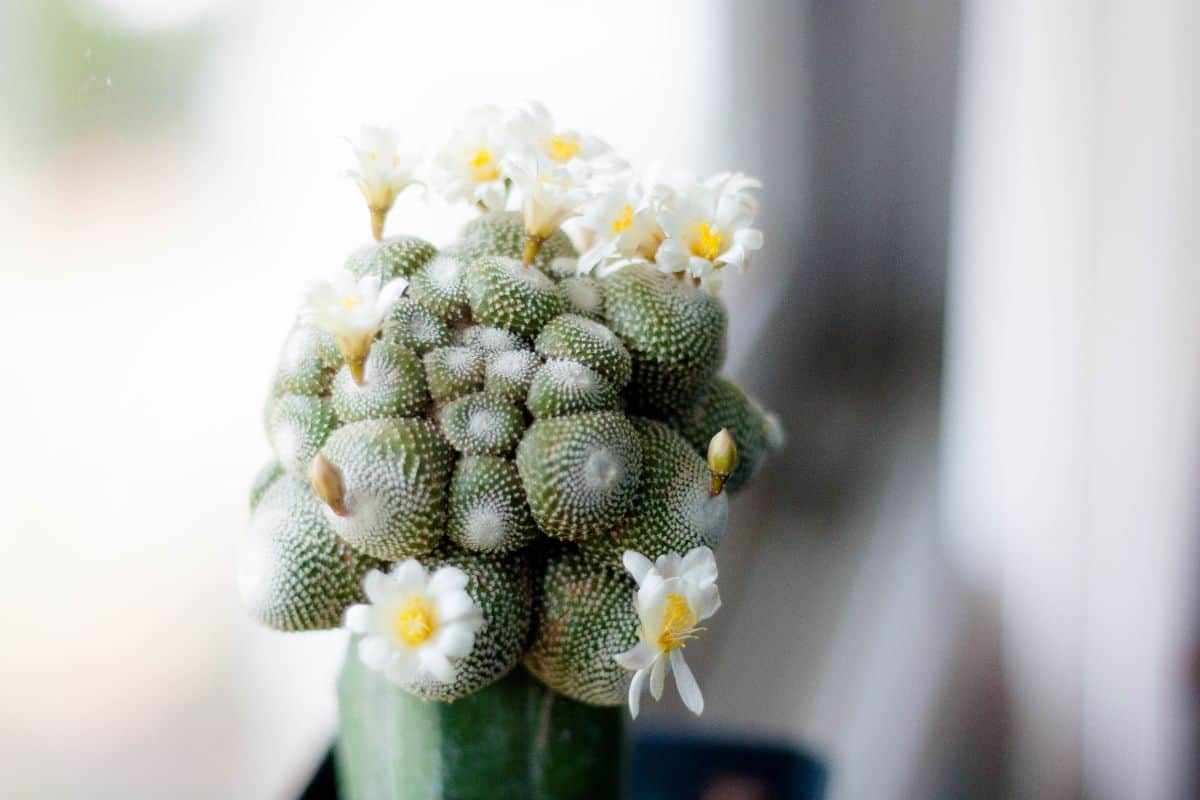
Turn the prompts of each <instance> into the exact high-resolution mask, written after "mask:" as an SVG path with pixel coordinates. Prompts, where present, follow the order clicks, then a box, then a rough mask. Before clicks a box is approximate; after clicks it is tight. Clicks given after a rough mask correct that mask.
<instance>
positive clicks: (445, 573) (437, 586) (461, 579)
mask: <svg viewBox="0 0 1200 800" xmlns="http://www.w3.org/2000/svg"><path fill="white" fill-rule="evenodd" d="M468 580H469V578H468V577H467V573H465V572H463V571H462V570H461V569H459V568H458V567H439V568H438V570H437V572H435V573H433V577H431V578H430V579H429V591H430V593H432V594H441V593H442V592H458V591H461V590H463V589H466V588H467V581H468Z"/></svg>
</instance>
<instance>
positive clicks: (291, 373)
mask: <svg viewBox="0 0 1200 800" xmlns="http://www.w3.org/2000/svg"><path fill="white" fill-rule="evenodd" d="M342 364H343V361H342V354H341V353H339V352H338V349H337V345H336V344H335V343H334V341H333V337H332V336H330V335H329V334H328V333H326V332H325V331H322V330H320V329H318V328H314V327H312V326H309V325H305V324H302V323H297V324H296V326H295V327H294V328H292V332H291V333H290V334H289V335H288V338H287V341H286V342H285V343H284V345H283V351H282V352H281V353H280V354H279V367H278V369H277V370H276V372H275V382H274V384H273V386H272V393H273V394H276V395H280V394H303V395H322V394H328V393H329V386H330V384H332V383H333V375H334V373H335V372H337V370H338V368H339V367H341V366H342Z"/></svg>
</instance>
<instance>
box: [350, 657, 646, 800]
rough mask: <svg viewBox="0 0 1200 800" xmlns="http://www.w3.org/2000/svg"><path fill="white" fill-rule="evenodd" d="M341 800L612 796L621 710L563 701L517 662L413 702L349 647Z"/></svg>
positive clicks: (623, 758)
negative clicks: (459, 690) (464, 690)
mask: <svg viewBox="0 0 1200 800" xmlns="http://www.w3.org/2000/svg"><path fill="white" fill-rule="evenodd" d="M338 715H339V721H338V722H339V725H338V740H337V747H336V751H335V759H336V762H335V763H336V766H337V776H338V788H339V790H340V795H341V797H343V798H345V800H418V799H419V800H450V798H454V799H455V800H497V799H498V798H521V800H575V799H578V800H616V798H620V797H623V796H624V794H625V793H624V783H625V772H626V765H627V763H628V744H627V737H626V735H625V719H624V717H625V712H624V710H623V709H620V708H599V707H596V706H590V705H585V704H583V703H577V702H575V701H573V700H569V699H567V698H566V697H563V696H562V695H560V694H558V693H556V692H554V691H552V690H550V689H547V688H546V687H545V686H543V685H542V684H540V683H539V682H537V681H536V680H534V679H533V678H532V677H531V676H530V675H529V673H528V672H526V671H525V670H524V669H522V668H520V667H518V668H517V669H515V670H513V671H512V672H510V673H509V674H508V675H507V676H506V677H504V678H502V679H501V680H500V681H498V682H497V683H494V684H492V685H491V686H489V687H487V688H486V689H483V690H481V691H478V692H476V693H475V694H472V695H470V696H468V697H464V698H461V699H459V700H456V701H454V702H453V703H438V702H429V701H425V700H421V699H420V698H417V697H414V696H413V695H411V694H408V693H407V692H405V691H404V690H403V689H400V688H399V687H397V686H395V685H393V684H391V683H389V682H388V681H387V679H386V678H384V677H383V676H382V675H380V674H379V673H377V672H372V671H371V670H370V669H368V668H367V667H365V666H364V665H363V664H362V662H361V661H360V660H359V658H358V655H357V654H356V653H355V652H354V647H353V644H352V645H351V647H350V649H349V650H348V651H347V653H346V661H345V664H344V665H343V667H342V674H341V677H340V679H339V680H338Z"/></svg>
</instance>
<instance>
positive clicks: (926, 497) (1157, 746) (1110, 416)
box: [0, 0, 1200, 799]
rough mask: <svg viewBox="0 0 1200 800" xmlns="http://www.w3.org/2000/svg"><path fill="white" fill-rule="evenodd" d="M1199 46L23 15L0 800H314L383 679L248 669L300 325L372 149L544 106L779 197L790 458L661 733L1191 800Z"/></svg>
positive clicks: (507, 16) (767, 289) (243, 14)
mask: <svg viewBox="0 0 1200 800" xmlns="http://www.w3.org/2000/svg"><path fill="white" fill-rule="evenodd" d="M1198 36H1200V6H1197V5H1196V4H1195V3H1192V2H1190V1H1189V0H1140V1H1139V2H1132V0H1129V2H1121V0H1113V2H1104V3H1096V2H1090V1H1089V0H1061V2H1055V3H1043V2H1039V0H1005V1H1004V2H1000V0H996V1H995V2H983V1H980V2H961V3H960V2H952V0H893V1H892V2H866V1H865V0H861V1H856V2H841V3H821V2H778V3H770V2H757V1H751V0H740V2H735V0H727V1H725V2H717V1H713V2H699V1H698V0H690V1H689V0H666V1H665V2H658V3H654V4H648V3H644V2H633V1H632V0H609V1H608V2H605V3H602V4H601V3H595V4H570V5H567V4H551V3H532V2H524V1H523V0H505V2H503V3H490V4H466V3H460V2H452V1H451V0H446V1H445V2H439V3H421V4H417V3H401V2H395V1H394V0H392V1H391V2H346V3H340V4H337V5H336V6H333V5H330V4H324V3H320V4H319V3H303V2H284V0H275V1H274V2H257V3H234V2H232V1H231V0H0V298H2V301H0V308H2V309H3V310H2V311H0V343H2V344H0V352H2V353H3V358H0V418H2V419H4V420H5V421H6V422H7V423H8V424H9V425H10V426H11V427H10V428H9V433H8V435H7V437H6V447H5V450H4V456H3V458H0V501H2V502H3V508H4V510H5V513H4V515H3V518H2V521H0V538H2V539H3V544H4V550H3V553H4V556H3V558H0V598H2V599H3V601H4V602H3V610H0V642H2V645H0V652H2V654H3V655H2V657H0V774H2V775H3V781H4V788H3V791H2V792H0V793H2V794H4V795H5V796H11V797H22V798H75V797H80V798H82V797H88V798H102V797H122V798H158V797H177V798H211V797H229V798H289V797H293V796H295V794H296V793H297V792H298V791H299V789H300V787H302V786H303V785H304V784H305V782H306V781H307V780H308V777H309V775H310V773H311V771H312V770H313V768H314V767H315V766H316V763H317V762H318V761H319V759H320V757H321V755H322V754H323V752H324V750H325V749H326V748H327V746H328V744H329V741H330V738H331V736H332V733H333V729H334V724H335V711H336V709H335V705H334V698H333V679H334V676H335V675H336V671H337V669H338V665H339V661H340V659H341V655H342V649H343V647H344V640H343V639H342V637H341V634H339V633H338V632H330V633H323V634H300V635H283V634H275V633H271V632H269V631H266V630H263V629H260V628H258V627H256V626H254V625H253V624H251V623H250V622H249V621H248V620H247V619H246V618H245V617H244V616H243V614H242V612H241V610H240V608H239V607H238V601H237V595H236V590H235V585H234V555H235V552H236V545H237V542H238V539H239V537H240V535H241V533H242V529H243V527H244V524H245V520H246V516H247V510H246V493H247V487H248V484H249V481H250V478H251V477H252V475H253V474H254V471H255V470H256V468H257V467H258V465H259V464H260V463H261V462H263V461H264V460H266V458H267V456H268V448H267V444H266V442H265V439H264V438H263V435H262V432H261V430H260V408H261V403H262V401H263V399H264V397H265V392H266V389H267V381H268V378H269V375H270V371H271V368H272V365H273V363H274V360H275V357H276V353H277V349H278V347H279V346H280V345H281V343H282V340H283V337H284V334H285V331H286V330H287V327H288V323H289V321H290V318H291V315H292V313H293V311H294V308H295V300H294V299H295V298H296V296H297V294H298V292H299V290H300V288H301V286H302V285H303V284H304V282H305V281H306V280H308V279H309V278H311V277H314V276H317V275H322V274H325V273H327V272H328V271H329V270H330V269H332V268H334V267H336V266H337V265H338V264H340V262H341V260H342V258H343V257H344V256H345V254H346V253H347V252H349V251H350V250H351V249H353V248H354V247H356V246H357V245H359V244H360V243H362V242H363V241H364V240H365V239H366V238H367V236H368V228H367V224H366V218H365V212H363V210H362V208H361V202H360V200H359V198H358V196H357V193H356V190H355V188H354V187H353V185H352V183H351V182H350V181H349V180H347V179H345V178H343V177H342V176H341V174H340V171H341V170H342V169H343V168H344V167H346V166H348V164H349V149H348V147H347V146H346V144H345V143H344V142H343V141H341V139H340V138H339V137H341V136H344V135H347V134H351V135H353V133H354V132H355V131H356V130H357V127H358V125H359V123H360V122H362V121H373V122H380V123H385V124H393V125H397V126H399V127H400V128H401V129H402V130H403V131H404V132H405V133H406V134H407V135H408V136H409V138H410V140H411V141H413V142H428V143H434V142H436V141H438V140H439V139H440V138H441V137H442V136H443V135H444V132H445V131H446V129H447V128H448V126H449V125H450V124H451V123H452V122H453V121H454V120H455V119H456V118H457V117H458V115H459V114H460V113H461V112H462V111H463V110H464V109H465V108H467V107H469V106H471V105H473V104H476V103H481V102H496V103H502V104H507V103H514V102H518V101H521V100H523V99H525V98H528V97H536V98H539V99H541V100H542V101H544V102H545V103H546V104H547V105H549V106H550V107H551V108H552V109H553V110H554V111H555V113H556V116H557V118H558V119H559V120H560V121H562V122H563V123H564V124H567V125H569V126H574V127H580V128H585V129H590V130H594V131H595V132H597V133H598V134H600V135H602V136H603V137H605V138H606V139H608V140H609V141H610V142H611V143H612V144H613V145H614V146H616V147H617V148H618V149H619V150H621V151H623V152H624V153H625V154H626V155H628V156H629V157H630V158H631V159H633V160H635V161H641V162H647V161H651V160H658V159H664V158H665V159H667V160H668V161H669V163H671V164H673V165H676V166H686V167H691V168H694V169H695V170H697V171H699V172H701V173H705V172H712V171H716V170H719V169H728V168H734V169H742V170H745V171H747V172H750V173H751V174H756V175H759V176H761V177H763V178H764V179H765V182H766V189H765V191H764V192H763V212H762V215H761V217H760V221H761V227H762V228H763V229H764V230H765V232H766V238H767V247H766V249H765V250H764V251H763V253H762V254H761V255H760V257H759V258H758V259H757V261H756V262H755V265H754V268H753V271H752V272H751V273H749V274H748V275H747V276H745V277H743V278H738V279H736V280H735V279H730V280H729V281H727V285H726V292H725V300H726V303H727V304H728V306H729V307H730V311H731V317H732V324H731V331H730V336H731V339H730V351H729V359H728V362H727V366H726V372H727V373H728V374H730V375H732V376H734V377H735V378H736V379H738V380H739V381H740V382H742V383H743V384H744V385H746V386H747V387H748V388H749V389H750V390H751V391H752V392H754V393H757V394H758V395H759V396H760V397H761V398H762V399H763V400H764V401H765V402H766V404H767V405H769V406H772V407H774V408H775V409H777V410H778V411H779V412H780V414H781V416H782V418H783V421H784V423H785V426H786V428H787V429H788V432H789V437H790V438H789V446H788V449H787V450H786V451H785V452H784V453H783V454H782V455H780V456H778V457H776V458H775V459H774V460H773V461H771V462H770V463H769V466H768V468H767V469H766V471H765V472H764V473H763V475H762V477H761V478H760V480H759V481H758V482H757V483H756V484H755V485H754V486H753V487H752V488H751V489H749V490H747V491H746V492H744V493H743V494H742V495H740V496H739V498H738V499H737V501H736V502H735V503H734V506H733V515H732V520H733V521H732V526H731V533H730V536H729V537H728V538H727V540H726V542H727V544H726V545H725V547H724V548H723V549H722V553H721V563H722V594H723V595H724V598H725V607H724V610H723V611H722V616H721V619H720V620H719V622H720V624H719V625H716V626H714V627H713V630H712V632H711V635H709V636H708V637H706V639H705V640H704V641H703V642H702V643H701V644H700V645H697V647H696V653H695V656H694V657H695V658H696V660H695V661H693V662H692V665H693V668H694V669H695V670H696V672H697V674H698V676H699V678H700V681H701V684H702V686H703V687H704V691H705V696H706V698H707V700H708V708H707V710H706V712H705V715H704V716H703V718H701V719H700V720H698V721H697V720H693V719H691V718H689V717H688V716H687V715H686V713H685V712H682V711H681V708H680V707H679V704H678V703H677V702H676V701H675V699H674V698H673V696H670V695H669V697H670V699H669V700H668V701H666V702H664V703H662V704H659V705H658V706H656V707H654V708H653V709H652V712H653V713H651V714H647V716H648V717H649V719H648V720H647V721H646V724H647V725H659V726H693V727H698V728H699V729H701V730H704V731H706V732H710V733H723V734H727V735H730V736H737V737H740V736H765V737H773V738H776V739H780V740H783V741H787V742H793V743H797V744H800V745H803V746H805V747H807V748H810V749H812V750H814V751H815V752H817V753H818V754H820V755H821V756H822V757H823V758H825V759H826V760H827V762H828V763H829V765H830V767H831V770H832V772H831V784H830V795H831V797H834V798H855V799H857V798H963V797H980V798H992V797H995V798H1001V797H1020V798H1035V797H1036V798H1079V797H1087V798H1093V797H1094V798H1177V797H1189V796H1195V794H1196V792H1197V791H1198V790H1200V788H1198V786H1197V780H1196V779H1197V774H1198V766H1200V762H1198V761H1197V758H1196V756H1197V751H1196V744H1197V743H1196V739H1195V734H1196V731H1197V723H1198V718H1197V713H1196V708H1197V707H1196V702H1195V698H1196V683H1197V676H1198V674H1200V650H1198V648H1197V642H1198V639H1197V633H1198V626H1197V621H1198V617H1197V614H1196V610H1197V600H1198V598H1197V593H1196V591H1195V585H1196V584H1195V576H1196V567H1197V558H1198V553H1197V547H1196V543H1197V537H1196V534H1197V522H1198V518H1200V517H1198V511H1200V508H1198V504H1197V497H1198V493H1197V491H1196V485H1197V479H1198V478H1200V459H1198V458H1197V452H1198V449H1197V448H1198V445H1200V437H1198V434H1200V217H1198V215H1200V160H1198V157H1197V150H1196V147H1195V143H1196V142H1197V136H1198V134H1200V107H1198V103H1197V101H1198V99H1200V95H1198V94H1197V92H1196V88H1195V76H1196V75H1198V74H1200V50H1198V49H1197V48H1196V47H1195V42H1196V40H1197V37H1198ZM462 218H463V214H462V212H461V211H456V210H452V209H447V208H445V207H441V206H438V205H433V206H431V207H426V206H425V205H423V204H420V203H418V202H414V201H412V200H402V201H401V204H400V205H399V206H398V208H397V209H396V210H395V211H394V212H393V214H392V218H391V224H392V228H391V230H393V231H399V230H401V229H404V230H407V231H408V232H412V233H417V234H420V235H424V236H426V237H429V238H432V239H433V240H435V241H445V240H446V239H448V237H450V236H451V235H452V233H453V231H454V230H455V228H456V227H457V225H458V224H459V223H460V222H461V221H462ZM688 652H689V660H690V659H692V658H693V655H692V650H690V649H689V651H688Z"/></svg>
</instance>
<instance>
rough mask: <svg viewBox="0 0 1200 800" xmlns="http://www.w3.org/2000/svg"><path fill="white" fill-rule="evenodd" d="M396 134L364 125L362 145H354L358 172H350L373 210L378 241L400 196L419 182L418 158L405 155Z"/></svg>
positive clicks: (361, 135) (352, 144)
mask: <svg viewBox="0 0 1200 800" xmlns="http://www.w3.org/2000/svg"><path fill="white" fill-rule="evenodd" d="M397 144H398V139H397V136H396V134H395V132H394V131H391V130H388V129H387V128H375V127H371V126H370V125H364V126H362V128H361V129H360V131H359V134H358V144H354V143H353V142H351V146H352V147H353V148H354V155H355V157H356V158H357V159H358V169H356V170H353V169H351V170H346V174H348V175H349V176H350V177H352V178H354V182H355V183H357V184H358V190H359V191H360V192H362V196H363V199H364V200H366V201H367V207H368V208H369V209H370V210H371V230H372V232H373V233H374V234H375V238H376V239H380V238H382V236H383V220H384V218H385V217H386V216H387V213H388V211H390V210H391V208H392V203H394V202H395V200H396V195H398V194H400V192H402V191H404V190H405V188H407V187H408V186H410V185H411V184H413V183H415V182H416V181H415V180H414V173H415V170H416V163H417V159H416V158H415V157H413V156H411V155H407V154H402V153H401V152H400V151H399V150H398V148H397Z"/></svg>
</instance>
